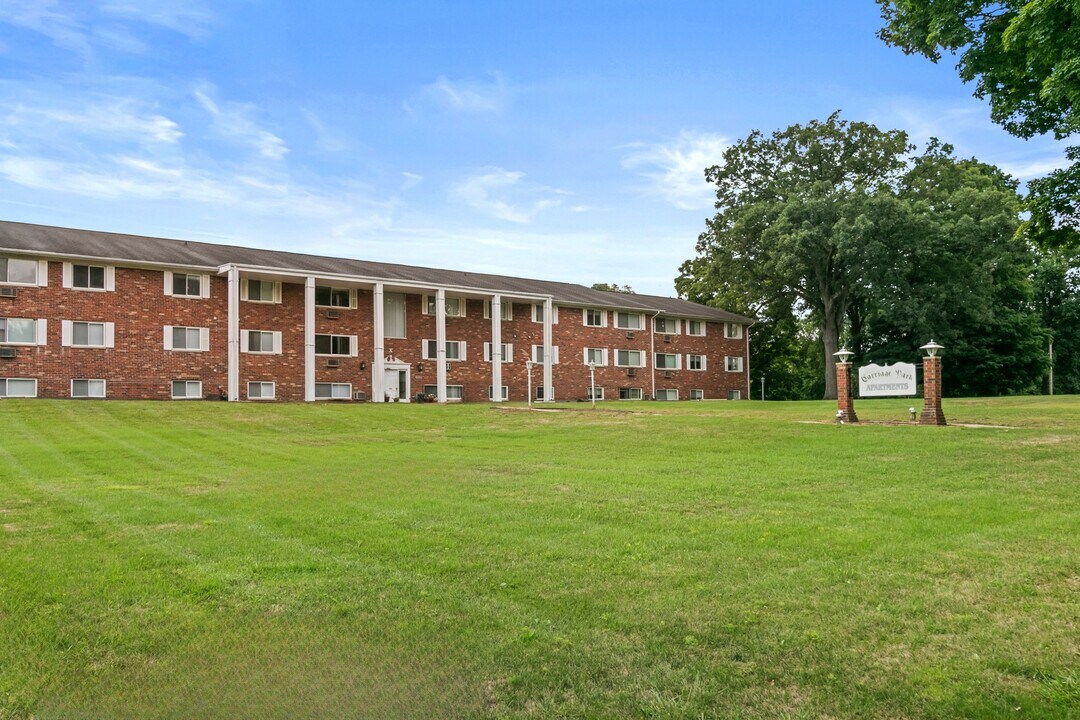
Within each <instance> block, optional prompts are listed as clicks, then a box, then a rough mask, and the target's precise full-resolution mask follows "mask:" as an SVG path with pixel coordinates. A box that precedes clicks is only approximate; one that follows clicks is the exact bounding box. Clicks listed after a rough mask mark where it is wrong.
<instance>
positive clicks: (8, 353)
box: [0, 347, 15, 358]
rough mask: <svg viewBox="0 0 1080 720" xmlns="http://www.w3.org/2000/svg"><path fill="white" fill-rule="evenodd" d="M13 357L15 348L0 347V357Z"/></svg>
mask: <svg viewBox="0 0 1080 720" xmlns="http://www.w3.org/2000/svg"><path fill="white" fill-rule="evenodd" d="M13 357H15V348H13V347H0V358H13Z"/></svg>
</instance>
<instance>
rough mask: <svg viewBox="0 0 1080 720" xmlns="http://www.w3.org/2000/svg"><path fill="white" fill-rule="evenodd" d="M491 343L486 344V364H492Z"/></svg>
mask: <svg viewBox="0 0 1080 720" xmlns="http://www.w3.org/2000/svg"><path fill="white" fill-rule="evenodd" d="M491 357H492V355H491V343H489V342H486V343H484V362H491Z"/></svg>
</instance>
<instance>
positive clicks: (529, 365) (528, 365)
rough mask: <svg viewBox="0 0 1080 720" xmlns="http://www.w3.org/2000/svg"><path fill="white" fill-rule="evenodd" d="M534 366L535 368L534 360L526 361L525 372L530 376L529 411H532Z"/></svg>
mask: <svg viewBox="0 0 1080 720" xmlns="http://www.w3.org/2000/svg"><path fill="white" fill-rule="evenodd" d="M532 366H533V361H532V360H526V361H525V372H526V374H528V376H529V395H528V400H529V409H532Z"/></svg>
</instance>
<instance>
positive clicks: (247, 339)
mask: <svg viewBox="0 0 1080 720" xmlns="http://www.w3.org/2000/svg"><path fill="white" fill-rule="evenodd" d="M251 333H259V334H260V335H270V337H271V339H270V349H269V350H252V349H251V346H250V343H251ZM240 352H242V353H248V354H250V355H280V354H281V331H280V330H241V331H240Z"/></svg>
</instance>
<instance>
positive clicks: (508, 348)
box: [484, 342, 514, 363]
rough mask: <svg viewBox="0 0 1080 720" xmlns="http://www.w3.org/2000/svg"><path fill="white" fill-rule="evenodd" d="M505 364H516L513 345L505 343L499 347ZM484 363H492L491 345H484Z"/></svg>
mask: <svg viewBox="0 0 1080 720" xmlns="http://www.w3.org/2000/svg"><path fill="white" fill-rule="evenodd" d="M499 352H500V353H502V361H503V362H504V363H510V362H514V346H513V344H512V343H503V344H502V345H501V346H500V347H499ZM484 362H491V343H489V342H486V343H484Z"/></svg>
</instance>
